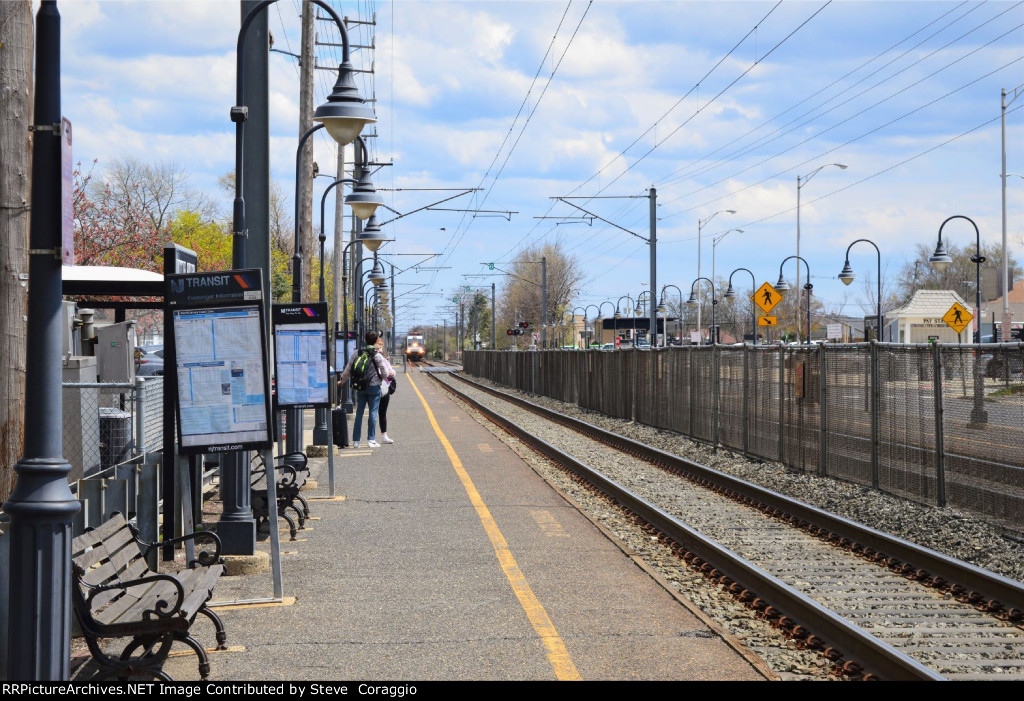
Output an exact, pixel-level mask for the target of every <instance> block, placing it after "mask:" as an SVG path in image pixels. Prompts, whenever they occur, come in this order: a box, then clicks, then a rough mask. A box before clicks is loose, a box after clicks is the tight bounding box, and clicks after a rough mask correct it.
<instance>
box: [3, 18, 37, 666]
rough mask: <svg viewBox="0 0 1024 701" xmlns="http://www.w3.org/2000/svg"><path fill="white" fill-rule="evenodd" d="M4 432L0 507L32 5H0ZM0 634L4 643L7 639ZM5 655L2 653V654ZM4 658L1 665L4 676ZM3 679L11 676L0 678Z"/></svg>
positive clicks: (20, 288) (12, 430) (18, 279)
mask: <svg viewBox="0 0 1024 701" xmlns="http://www.w3.org/2000/svg"><path fill="white" fill-rule="evenodd" d="M0 43H2V44H3V53H4V60H3V61H0V94H2V95H3V96H4V99H3V100H0V124H3V125H4V126H5V128H4V130H3V131H2V132H0V153H3V155H4V157H3V162H2V163H0V202H2V203H3V204H4V207H3V209H0V265H3V270H4V271H5V273H6V274H5V275H3V276H2V278H0V299H2V300H3V302H2V305H3V306H2V307H0V376H2V379H0V430H2V435H4V436H7V437H8V438H7V439H6V440H4V441H3V447H2V450H3V452H2V453H0V502H2V501H3V500H4V499H6V498H7V496H8V495H9V494H10V493H11V490H12V489H13V488H14V463H15V462H17V460H18V457H19V456H20V455H21V449H22V441H21V435H22V432H23V431H24V428H25V423H24V421H25V417H24V409H25V337H26V333H27V330H28V324H27V322H26V319H25V305H26V302H27V300H28V287H27V285H26V282H25V278H26V277H27V276H28V249H29V245H28V229H29V201H28V177H29V173H31V168H30V167H29V154H30V153H31V143H32V132H31V131H29V128H28V127H29V118H30V117H31V116H32V3H31V2H30V0H18V1H17V2H0ZM5 639H6V638H5V635H4V633H3V632H0V640H5ZM0 654H2V653H0ZM5 662H6V659H3V660H0V672H2V671H3V666H4V663H5ZM0 679H10V677H7V676H4V675H2V674H0Z"/></svg>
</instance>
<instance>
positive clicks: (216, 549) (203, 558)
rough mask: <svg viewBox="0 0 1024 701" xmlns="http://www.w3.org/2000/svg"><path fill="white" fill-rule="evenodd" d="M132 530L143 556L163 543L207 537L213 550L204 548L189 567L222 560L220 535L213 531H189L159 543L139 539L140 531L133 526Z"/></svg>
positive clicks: (168, 543)
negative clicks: (208, 550)
mask: <svg viewBox="0 0 1024 701" xmlns="http://www.w3.org/2000/svg"><path fill="white" fill-rule="evenodd" d="M132 532H133V533H134V534H135V542H137V543H138V544H139V546H140V547H141V548H142V556H143V557H145V556H146V555H148V554H149V551H150V550H153V549H154V548H159V547H160V546H162V545H171V544H174V543H184V542H185V541H186V540H199V539H200V538H205V539H207V540H210V541H212V543H213V552H212V553H210V552H207V551H206V550H203V551H201V552H199V553H198V554H197V555H196V559H195V560H192V561H191V562H189V563H188V566H189V568H190V569H194V568H195V567H196V565H202V566H203V567H209V566H210V565H213V564H216V563H218V562H220V549H221V543H220V536H218V535H217V534H216V533H213V532H212V531H196V532H195V533H187V534H185V535H183V536H179V537H177V538H171V539H170V540H164V541H161V542H159V543H147V542H145V541H143V540H140V539H139V534H138V532H137V531H136V530H135V529H134V528H132Z"/></svg>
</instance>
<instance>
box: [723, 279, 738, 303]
mask: <svg viewBox="0 0 1024 701" xmlns="http://www.w3.org/2000/svg"><path fill="white" fill-rule="evenodd" d="M735 296H736V290H734V289H733V288H732V283H731V282H730V283H729V288H728V289H727V290H726V291H725V294H723V295H722V297H724V298H725V299H732V298H733V297H735Z"/></svg>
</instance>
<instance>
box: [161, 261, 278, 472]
mask: <svg viewBox="0 0 1024 701" xmlns="http://www.w3.org/2000/svg"><path fill="white" fill-rule="evenodd" d="M166 279H167V288H168V292H167V305H168V308H169V310H170V312H171V314H172V325H171V330H172V333H173V348H174V354H173V358H171V359H169V358H167V354H166V353H165V357H164V362H165V363H166V362H168V360H170V361H171V362H173V364H174V370H175V376H176V379H177V385H178V393H177V394H178V407H177V419H178V440H179V446H180V452H182V453H185V454H190V453H216V452H224V451H235V450H255V449H259V448H266V447H270V445H271V443H272V433H271V422H270V380H269V375H268V372H267V358H266V344H265V343H264V339H265V338H266V324H265V322H264V318H263V304H262V299H263V296H262V275H261V272H260V271H259V270H242V271H224V272H216V273H190V274H181V275H168V276H167V278H166Z"/></svg>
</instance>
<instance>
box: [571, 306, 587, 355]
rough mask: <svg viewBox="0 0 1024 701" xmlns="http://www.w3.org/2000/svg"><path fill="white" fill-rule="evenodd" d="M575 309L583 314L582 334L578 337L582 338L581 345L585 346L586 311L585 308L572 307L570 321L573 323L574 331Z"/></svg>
mask: <svg viewBox="0 0 1024 701" xmlns="http://www.w3.org/2000/svg"><path fill="white" fill-rule="evenodd" d="M577 309H578V310H580V311H582V312H583V333H582V334H580V335H581V336H582V339H581V341H582V343H583V345H584V346H585V345H586V341H587V310H586V308H585V307H574V308H573V310H572V321H573V329H574V330H575V328H576V310H577ZM581 350H582V349H581Z"/></svg>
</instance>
